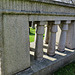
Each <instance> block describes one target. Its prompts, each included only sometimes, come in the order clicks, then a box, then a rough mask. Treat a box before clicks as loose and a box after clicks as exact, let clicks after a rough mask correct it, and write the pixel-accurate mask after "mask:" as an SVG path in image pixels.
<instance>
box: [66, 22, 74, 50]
mask: <svg viewBox="0 0 75 75" xmlns="http://www.w3.org/2000/svg"><path fill="white" fill-rule="evenodd" d="M66 40H67V41H66V47H68V48H70V49H74V48H75V41H74V40H75V21H72V23H71V24H69V29H68V32H67V39H66Z"/></svg>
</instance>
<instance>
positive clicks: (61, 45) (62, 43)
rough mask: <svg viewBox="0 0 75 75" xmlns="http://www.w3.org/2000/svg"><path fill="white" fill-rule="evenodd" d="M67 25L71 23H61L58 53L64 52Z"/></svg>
mask: <svg viewBox="0 0 75 75" xmlns="http://www.w3.org/2000/svg"><path fill="white" fill-rule="evenodd" d="M69 23H71V21H66V22H64V23H63V27H62V32H61V36H60V40H59V45H58V51H61V52H64V50H65V44H66V35H67V31H68V24H69Z"/></svg>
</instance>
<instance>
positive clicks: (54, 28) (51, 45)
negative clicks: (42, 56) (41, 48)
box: [47, 21, 60, 56]
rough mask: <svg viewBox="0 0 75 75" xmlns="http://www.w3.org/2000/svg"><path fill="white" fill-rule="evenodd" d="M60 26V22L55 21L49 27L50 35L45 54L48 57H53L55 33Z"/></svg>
mask: <svg viewBox="0 0 75 75" xmlns="http://www.w3.org/2000/svg"><path fill="white" fill-rule="evenodd" d="M59 24H60V21H55V22H54V24H53V25H52V26H51V35H50V39H49V45H48V50H47V54H48V55H50V56H54V55H55V43H56V32H57V25H59Z"/></svg>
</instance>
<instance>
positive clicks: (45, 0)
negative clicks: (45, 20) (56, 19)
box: [0, 0, 75, 15]
mask: <svg viewBox="0 0 75 75" xmlns="http://www.w3.org/2000/svg"><path fill="white" fill-rule="evenodd" d="M0 4H1V5H0V6H1V7H0V9H2V11H4V10H5V11H16V12H19V11H20V12H26V13H27V14H29V13H30V14H31V13H35V14H36V13H38V14H47V15H48V14H52V13H53V14H59V15H61V14H64V15H65V14H67V15H71V14H74V12H75V5H72V4H66V3H62V2H55V1H51V0H14V1H13V0H1V1H0ZM56 9H57V10H56ZM74 15H75V14H74Z"/></svg>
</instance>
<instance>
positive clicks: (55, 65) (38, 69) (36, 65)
mask: <svg viewBox="0 0 75 75" xmlns="http://www.w3.org/2000/svg"><path fill="white" fill-rule="evenodd" d="M31 45H32V46H34V44H31ZM43 47H44V48H43V51H44V55H43V60H42V61H35V60H34V50H35V49H34V48H31V51H30V54H31V65H32V66H31V67H30V68H28V69H26V70H24V71H22V72H19V73H17V74H16V75H52V73H53V72H55V71H56V70H58V69H59V68H61V67H63V66H65V65H67V64H69V63H71V62H73V61H75V50H70V49H67V48H65V52H64V53H61V52H58V51H56V52H55V53H56V55H55V56H54V57H50V56H48V55H47V54H46V49H47V45H44V46H43Z"/></svg>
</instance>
